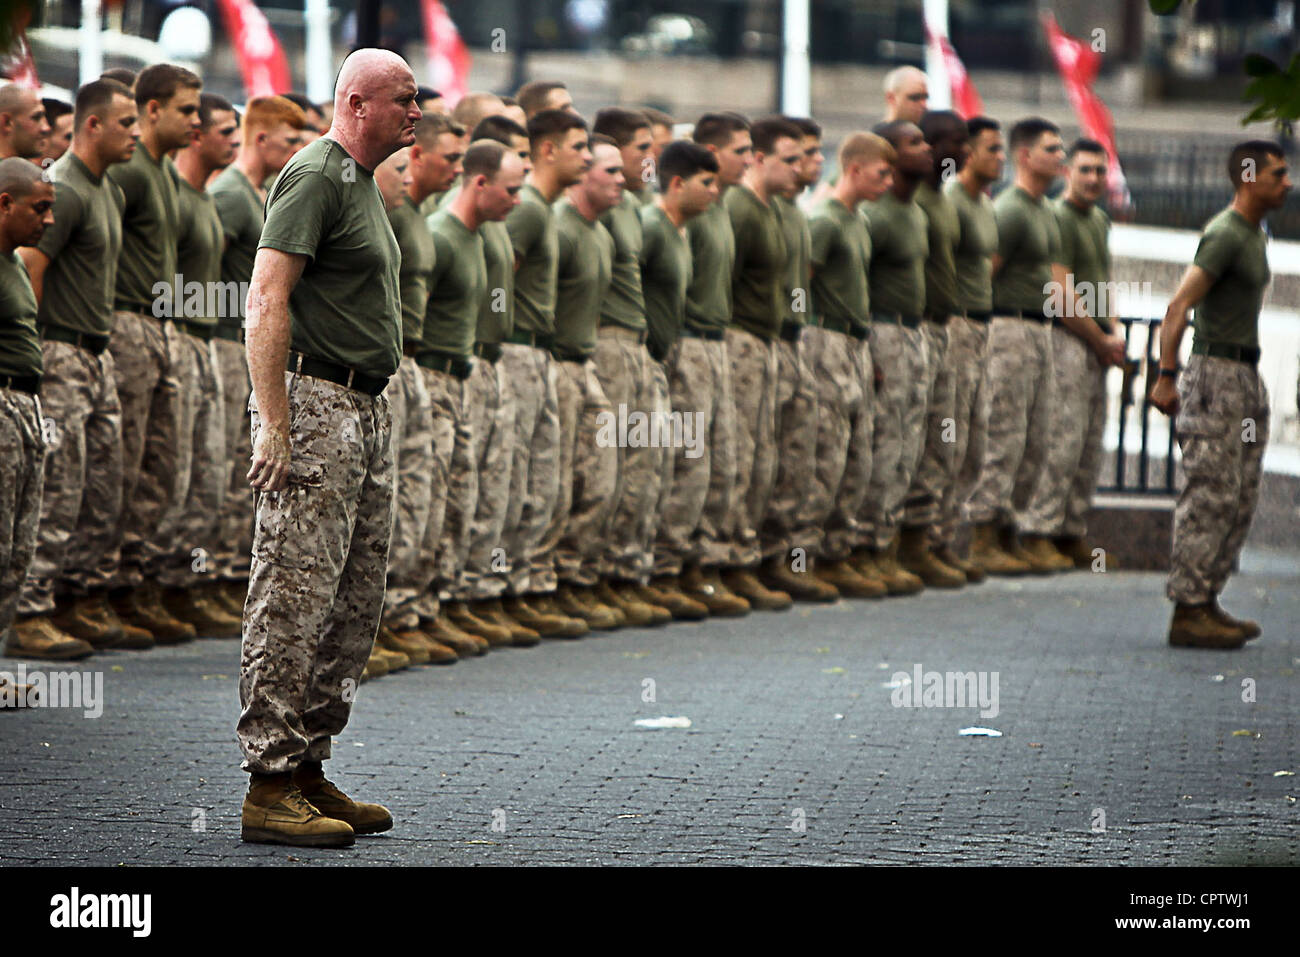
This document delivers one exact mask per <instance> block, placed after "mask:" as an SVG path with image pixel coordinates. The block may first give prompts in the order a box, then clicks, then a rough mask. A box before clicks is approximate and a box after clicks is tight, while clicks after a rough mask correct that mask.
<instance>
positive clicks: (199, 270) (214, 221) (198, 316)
mask: <svg viewBox="0 0 1300 957" xmlns="http://www.w3.org/2000/svg"><path fill="white" fill-rule="evenodd" d="M177 185H178V186H179V192H178V195H177V199H178V201H179V202H178V207H179V209H180V217H181V218H180V231H179V234H178V236H177V241H176V271H177V272H178V273H179V274H180V276H181V278H182V281H183V282H184V287H183V288H182V290H181V295H180V305H181V308H180V311H179V312H178V311H177V310H176V308H175V305H174V304H173V305H172V306H171V312H170V314H171V317H172V318H173V319H184V320H185V321H186V322H192V323H195V324H197V325H201V326H215V325H216V324H217V317H218V316H221V315H226V314H228V313H233V314H235V315H238V314H239V311H240V309H242V308H243V305H242V302H237V300H240V296H239V292H238V289H229V290H227V289H222V288H221V287H220V285H218V284H219V283H220V282H221V246H222V243H224V242H225V237H224V236H223V235H222V232H221V217H220V216H218V215H217V204H216V203H215V202H213V199H212V197H211V196H209V195H208V194H207V192H206V191H200V190H197V189H195V188H194V187H193V186H191V185H190V184H189V183H187V182H186V181H185V179H184V178H181V179H180V180H179V181H178V184H177ZM194 283H198V285H197V286H195V285H194ZM171 285H172V284H171V283H168V289H170V288H171Z"/></svg>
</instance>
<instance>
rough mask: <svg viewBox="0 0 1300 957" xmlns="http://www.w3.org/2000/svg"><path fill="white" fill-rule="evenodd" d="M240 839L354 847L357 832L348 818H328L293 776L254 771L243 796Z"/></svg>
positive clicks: (271, 842)
mask: <svg viewBox="0 0 1300 957" xmlns="http://www.w3.org/2000/svg"><path fill="white" fill-rule="evenodd" d="M240 838H241V839H243V840H245V841H248V842H249V843H251V844H290V845H292V846H294V847H351V846H352V845H353V844H355V843H356V832H354V831H353V830H352V826H351V825H350V824H348V823H347V822H346V821H343V820H340V819H338V818H332V817H326V816H325V815H324V814H322V813H321V812H320V811H319V810H317V809H316V808H315V807H314V806H312V805H311V804H310V803H309V802H308V801H307V799H306V798H305V797H303V796H302V791H300V790H299V789H298V787H297V785H295V784H294V783H293V777H292V775H290V774H288V773H284V774H254V775H253V776H252V780H251V781H250V782H249V788H248V794H246V795H245V796H244V813H243V814H242V816H241V818H240Z"/></svg>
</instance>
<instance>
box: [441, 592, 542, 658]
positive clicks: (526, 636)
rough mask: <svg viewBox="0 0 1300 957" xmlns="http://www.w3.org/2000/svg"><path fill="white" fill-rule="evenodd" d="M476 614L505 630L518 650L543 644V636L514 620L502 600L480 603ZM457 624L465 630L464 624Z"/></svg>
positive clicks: (475, 610) (482, 619)
mask: <svg viewBox="0 0 1300 957" xmlns="http://www.w3.org/2000/svg"><path fill="white" fill-rule="evenodd" d="M474 614H475V617H476V618H478V619H480V620H481V621H483V622H486V623H487V624H489V625H495V626H497V627H498V628H502V629H504V630H505V631H506V633H507V634H508V635H509V636H510V644H512V645H514V646H515V647H517V648H531V647H532V646H533V645H537V644H540V643H541V640H542V636H541V635H539V634H538V633H537V632H536V631H534V630H533V629H531V628H527V627H525V626H524V625H521V624H520V623H519V622H517V621H516V620H515V619H514V618H512V617H511V616H510V615H509V613H507V612H506V609H505V605H504V603H503V602H502V601H501V599H500V598H493V599H492V600H491V601H481V602H479V603H478V604H476V605H475V606H474ZM456 624H457V627H459V628H465V624H464V623H463V622H457V623H456ZM466 630H468V629H466ZM475 634H478V632H475ZM484 637H487V636H486V635H485V636H484ZM488 640H489V641H491V640H492V639H491V638H489V639H488Z"/></svg>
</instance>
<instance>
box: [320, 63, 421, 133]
mask: <svg viewBox="0 0 1300 957" xmlns="http://www.w3.org/2000/svg"><path fill="white" fill-rule="evenodd" d="M403 80H410V82H411V86H412V87H413V88H415V89H416V90H417V91H418V87H416V86H415V74H414V73H412V72H411V67H410V65H409V64H408V63H407V62H406V61H405V60H403V59H402V58H401V57H400V56H398V55H397V54H396V53H393V52H392V51H391V50H377V49H374V48H364V49H361V50H354V51H353V52H352V53H349V54H348V56H347V59H345V60H344V61H343V66H341V67H339V78H338V82H336V83H335V84H334V115H335V116H336V117H337V116H338V115H339V113H341V112H343V111H345V110H347V108H348V106H347V103H348V97H349V96H351V95H352V94H353V93H357V94H360V95H361V98H362V99H363V100H370V99H373V98H374V97H376V96H378V95H380V94H381V93H383V92H385V91H387V90H390V89H392V87H394V86H395V85H398V84H400V83H401V82H402V81H403Z"/></svg>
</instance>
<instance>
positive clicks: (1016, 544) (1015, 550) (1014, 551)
mask: <svg viewBox="0 0 1300 957" xmlns="http://www.w3.org/2000/svg"><path fill="white" fill-rule="evenodd" d="M998 546H999V547H1000V548H1001V549H1002V550H1003V551H1004V552H1006V553H1007V554H1008V555H1010V556H1011V557H1012V558H1014V559H1016V560H1017V561H1019V562H1021V563H1023V564H1025V565H1028V566H1029V574H1030V575H1055V574H1056V569H1055V568H1053V567H1052V566H1051V565H1050V564H1049V563H1047V562H1045V561H1043V560H1042V559H1040V558H1034V557H1033V556H1032V555H1030V554H1029V552H1027V551H1025V546H1024V543H1023V542H1021V541H1020V533H1019V532H1018V531H1017V530H1016V527H1015V526H1014V525H1003V526H1002V527H1001V528H999V529H998Z"/></svg>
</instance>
